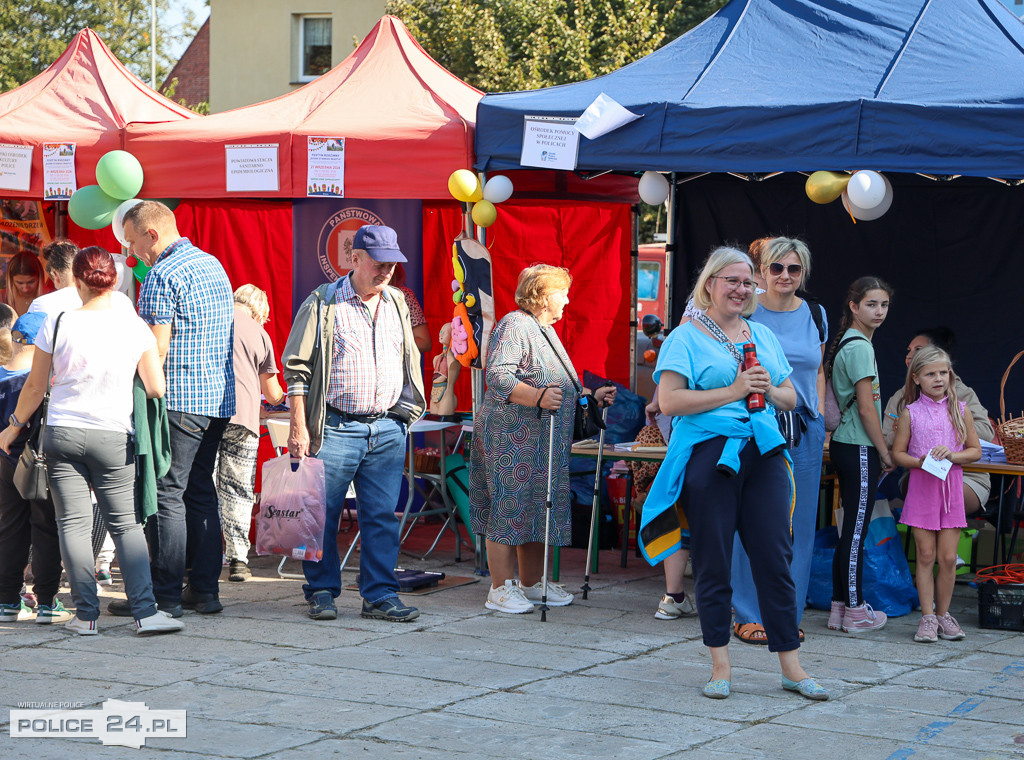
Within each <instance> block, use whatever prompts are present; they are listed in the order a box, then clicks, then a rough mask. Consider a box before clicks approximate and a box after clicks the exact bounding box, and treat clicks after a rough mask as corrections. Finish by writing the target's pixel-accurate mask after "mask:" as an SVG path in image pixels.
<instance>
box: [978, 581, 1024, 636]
mask: <svg viewBox="0 0 1024 760" xmlns="http://www.w3.org/2000/svg"><path fill="white" fill-rule="evenodd" d="M978 625H979V626H981V627H982V628H995V629H998V630H1003V631H1024V584H1021V583H1002V584H997V583H991V582H989V583H982V584H981V585H980V586H978Z"/></svg>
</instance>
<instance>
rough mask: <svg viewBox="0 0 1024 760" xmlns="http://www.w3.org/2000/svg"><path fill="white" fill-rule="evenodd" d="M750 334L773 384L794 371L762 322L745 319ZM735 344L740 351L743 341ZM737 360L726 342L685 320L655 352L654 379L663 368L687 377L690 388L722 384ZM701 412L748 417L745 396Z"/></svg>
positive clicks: (733, 371)
mask: <svg viewBox="0 0 1024 760" xmlns="http://www.w3.org/2000/svg"><path fill="white" fill-rule="evenodd" d="M747 324H749V325H750V334H751V336H752V338H753V341H754V344H755V345H756V346H757V359H758V361H759V362H761V365H762V366H763V367H764V368H765V369H766V370H768V374H769V375H771V378H772V385H778V384H779V383H781V382H782V381H783V380H785V379H786V378H787V377H789V376H790V374H791V373H792V371H793V368H792V367H790V366H789V362H788V361H787V360H786V355H785V353H784V352H783V350H782V346H781V345H780V344H779V340H778V338H776V337H775V335H774V334H773V333H772V331H771V330H769V329H768V328H767V327H765V326H764V325H760V324H758V323H756V322H748V323H747ZM736 348H738V349H739V351H740V353H743V343H737V344H736ZM738 366H739V363H738V362H737V361H736V359H735V358H734V357H733V355H732V354H731V353H730V352H729V349H727V348H726V347H725V346H723V345H721V344H720V343H719V342H718V341H717V340H715V339H714V338H712V337H711V336H710V335H708V334H707V333H705V332H704V331H703V330H701V329H700V328H699V327H697V324H696V323H695V322H687V323H686V324H685V325H683V326H682V327H679V328H677V329H675V330H673V331H672V332H671V333H669V336H668V337H667V338H666V339H665V342H664V343H663V344H662V346H661V353H660V354H658V366H657V367H656V368H655V370H654V382H656V383H657V382H659V381H660V379H661V373H662V372H664V371H665V370H669V371H671V372H676V373H678V374H680V375H682V376H683V377H685V378H686V380H687V384H688V385H689V387H690V388H692V389H693V390H699V391H706V390H711V389H714V388H724V387H726V386H728V385H731V384H732V383H733V381H734V380H735V379H736V369H737V367H738ZM701 414H715V415H723V416H726V417H729V418H732V419H736V420H747V419H748V418H749V417H750V412H749V411H748V410H747V402H746V400H745V399H739V400H738V401H733V402H732V403H729V404H726V405H725V406H722V407H718V408H717V409H711V410H709V411H707V412H701Z"/></svg>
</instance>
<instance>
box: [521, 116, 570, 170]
mask: <svg viewBox="0 0 1024 760" xmlns="http://www.w3.org/2000/svg"><path fill="white" fill-rule="evenodd" d="M575 125H576V119H574V118H561V117H557V116H524V117H523V152H522V154H521V155H520V156H519V163H520V164H522V165H523V166H538V167H541V168H544V169H567V170H569V171H571V170H573V169H575V168H576V153H577V151H578V150H579V147H580V133H579V131H578V130H577V129H576V126H575Z"/></svg>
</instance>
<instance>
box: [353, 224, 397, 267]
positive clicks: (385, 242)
mask: <svg viewBox="0 0 1024 760" xmlns="http://www.w3.org/2000/svg"><path fill="white" fill-rule="evenodd" d="M352 248H353V249H356V248H361V249H362V250H364V251H366V252H367V253H368V254H370V258H371V259H373V260H374V261H381V262H400V261H408V260H409V259H407V258H405V256H404V255H403V254H402V252H401V251H400V250H398V233H397V232H395V231H394V230H393V229H391V228H390V227H384V226H380V225H373V224H367V225H365V226H363V227H360V228H359V229H358V230H356V236H355V238H353V240H352Z"/></svg>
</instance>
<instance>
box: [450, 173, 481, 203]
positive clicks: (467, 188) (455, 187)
mask: <svg viewBox="0 0 1024 760" xmlns="http://www.w3.org/2000/svg"><path fill="white" fill-rule="evenodd" d="M448 192H449V193H451V194H452V197H453V198H454V199H455V200H457V201H462V202H463V203H472V202H473V200H474V198H473V196H474V195H476V194H477V192H479V193H480V197H481V198H482V197H483V190H482V189H480V180H479V179H477V176H476V175H475V174H474V173H473V172H471V171H470V170H469V169H457V170H455V171H453V172H452V175H451V176H450V177H449V178H448Z"/></svg>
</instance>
